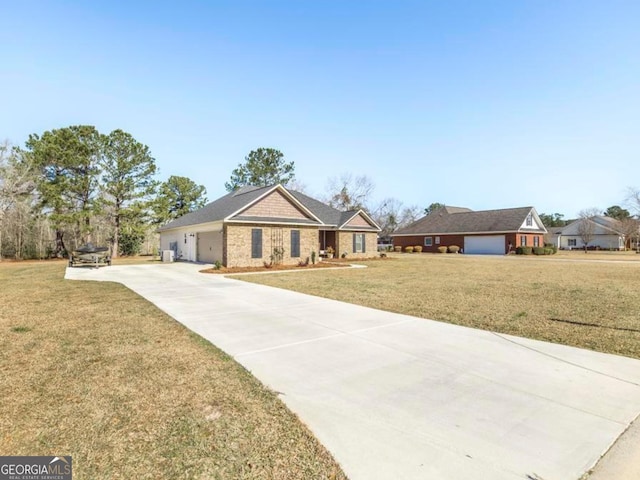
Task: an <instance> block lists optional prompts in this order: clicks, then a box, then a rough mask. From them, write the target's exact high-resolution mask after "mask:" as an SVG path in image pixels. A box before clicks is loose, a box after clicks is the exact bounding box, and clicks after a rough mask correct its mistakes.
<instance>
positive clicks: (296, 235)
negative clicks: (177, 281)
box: [158, 185, 380, 267]
mask: <svg viewBox="0 0 640 480" xmlns="http://www.w3.org/2000/svg"><path fill="white" fill-rule="evenodd" d="M158 231H159V233H160V249H161V250H173V251H174V253H175V257H176V258H177V259H181V260H187V261H191V262H196V261H197V262H204V263H214V262H216V261H219V262H220V263H221V264H222V265H224V266H226V267H245V266H261V265H263V264H264V263H265V262H266V263H270V262H271V261H274V262H275V263H282V264H285V265H286V264H289V265H295V264H297V263H298V262H300V261H305V260H306V259H307V258H308V257H311V254H312V252H315V253H316V255H318V256H319V255H320V254H321V253H323V252H325V251H327V250H328V249H329V247H331V249H333V251H334V252H335V255H336V256H342V255H343V254H345V255H346V256H347V258H364V257H368V256H371V255H373V254H375V252H376V245H377V237H378V232H379V231H380V227H379V226H378V225H377V224H376V223H375V222H374V221H373V219H372V218H371V217H370V216H369V215H368V214H367V213H366V212H365V211H363V210H355V211H349V212H341V211H339V210H336V209H335V208H333V207H330V206H329V205H326V204H324V203H322V202H320V201H318V200H315V199H313V198H311V197H309V196H307V195H305V194H303V193H300V192H296V191H293V190H288V189H286V188H285V187H283V186H282V185H273V186H269V187H252V186H247V187H242V188H240V189H238V190H236V191H234V192H231V193H228V194H227V195H225V196H223V197H221V198H219V199H217V200H215V201H213V202H211V203H209V204H207V205H205V206H204V207H202V208H201V209H199V210H196V211H194V212H191V213H188V214H186V215H184V216H182V217H180V218H177V219H175V220H173V221H171V222H169V223H167V224H166V225H164V226H162V227H161V228H159V229H158Z"/></svg>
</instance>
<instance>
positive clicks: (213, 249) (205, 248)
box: [197, 232, 222, 263]
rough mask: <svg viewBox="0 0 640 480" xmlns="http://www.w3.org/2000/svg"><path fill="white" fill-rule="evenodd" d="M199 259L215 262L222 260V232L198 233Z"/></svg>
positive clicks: (200, 260)
mask: <svg viewBox="0 0 640 480" xmlns="http://www.w3.org/2000/svg"><path fill="white" fill-rule="evenodd" d="M197 258H198V261H199V262H206V263H214V262H215V261H216V260H220V261H222V233H221V232H201V233H198V257H197Z"/></svg>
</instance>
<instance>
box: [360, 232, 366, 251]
mask: <svg viewBox="0 0 640 480" xmlns="http://www.w3.org/2000/svg"><path fill="white" fill-rule="evenodd" d="M360 235H362V253H366V252H367V236H366V235H365V234H364V233H361V234H360Z"/></svg>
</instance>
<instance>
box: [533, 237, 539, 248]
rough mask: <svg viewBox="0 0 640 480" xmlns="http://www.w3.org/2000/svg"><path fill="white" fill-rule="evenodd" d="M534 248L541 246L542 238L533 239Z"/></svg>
mask: <svg viewBox="0 0 640 480" xmlns="http://www.w3.org/2000/svg"><path fill="white" fill-rule="evenodd" d="M533 246H534V247H539V246H540V237H533Z"/></svg>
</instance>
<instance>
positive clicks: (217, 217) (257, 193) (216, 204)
mask: <svg viewBox="0 0 640 480" xmlns="http://www.w3.org/2000/svg"><path fill="white" fill-rule="evenodd" d="M273 187H274V186H273V185H271V186H268V187H252V186H247V187H242V188H240V189H238V190H236V191H235V192H231V193H228V194H227V195H225V196H223V197H220V198H219V199H217V200H215V201H213V202H211V203H208V204H207V205H205V206H204V207H202V208H201V209H199V210H196V211H194V212H191V213H187V214H186V215H184V216H182V217H180V218H177V219H175V220H173V221H171V222H169V223H167V224H166V225H164V226H162V227H160V228H159V229H158V231H160V232H162V231H165V230H171V229H173V228H180V227H187V226H190V225H197V224H200V223H209V222H218V221H222V220H224V219H225V218H227V217H228V216H229V215H231V214H233V213H235V212H237V211H240V210H242V209H243V208H244V207H246V206H248V205H249V204H250V203H251V202H253V201H255V200H257V199H258V198H260V197H261V196H262V195H264V194H265V193H266V192H268V191H269V190H271V189H272V188H273ZM286 190H287V192H289V193H290V194H291V195H292V196H293V197H294V198H295V199H296V200H298V202H300V203H301V204H302V205H304V206H305V207H306V208H307V209H308V210H309V211H311V212H312V213H313V214H314V215H315V216H316V217H318V218H319V219H320V221H321V222H322V223H323V224H324V225H327V226H332V227H339V226H341V225H342V224H343V223H344V222H346V221H347V220H349V219H350V218H351V217H353V216H354V215H355V214H356V212H357V211H348V212H341V211H340V210H337V209H335V208H333V207H331V206H329V205H326V204H324V203H322V202H320V201H318V200H316V199H315V198H311V197H309V196H308V195H305V194H304V193H300V192H296V191H294V190H288V189H286ZM234 219H235V218H234ZM237 219H238V220H245V221H247V222H250V221H269V220H271V221H274V222H276V221H277V222H280V223H282V222H284V223H287V222H291V221H292V220H291V219H282V218H277V219H276V218H266V217H264V218H263V217H260V218H258V217H242V216H240V217H237ZM296 222H297V223H309V224H311V225H314V224H315V225H317V224H318V222H316V221H315V220H313V219H309V220H308V221H305V220H296ZM371 228H372V229H373V230H375V231H377V230H378V229H377V228H375V227H371ZM363 230H367V227H363Z"/></svg>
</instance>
